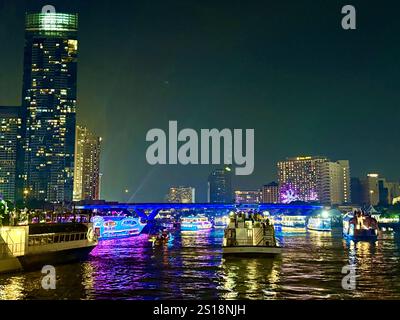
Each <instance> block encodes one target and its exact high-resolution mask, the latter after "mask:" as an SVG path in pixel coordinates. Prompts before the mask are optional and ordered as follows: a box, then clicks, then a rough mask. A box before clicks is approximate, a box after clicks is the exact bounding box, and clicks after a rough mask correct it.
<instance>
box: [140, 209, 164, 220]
mask: <svg viewBox="0 0 400 320" xmlns="http://www.w3.org/2000/svg"><path fill="white" fill-rule="evenodd" d="M161 209H162V208H155V209H147V210H149V211H150V213H149V214H146V212H145V211H146V209H138V208H135V209H134V210H135V212H136V214H137V215H138V216H139V217H140V218H142V219H144V220H147V221H152V220H154V218H155V217H156V215H157V214H158V213H159V212H160V210H161Z"/></svg>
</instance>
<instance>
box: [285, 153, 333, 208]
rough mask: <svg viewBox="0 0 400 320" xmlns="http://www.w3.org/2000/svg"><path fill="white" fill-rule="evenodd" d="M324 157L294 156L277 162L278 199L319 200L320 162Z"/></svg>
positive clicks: (286, 200) (286, 201)
mask: <svg viewBox="0 0 400 320" xmlns="http://www.w3.org/2000/svg"><path fill="white" fill-rule="evenodd" d="M326 161H328V159H327V158H325V157H296V158H287V159H286V160H285V161H280V162H278V179H279V186H280V189H279V193H280V201H281V202H283V203H289V202H293V201H296V200H298V201H306V202H308V201H319V200H320V196H319V194H318V191H319V184H320V177H321V164H322V163H324V162H326Z"/></svg>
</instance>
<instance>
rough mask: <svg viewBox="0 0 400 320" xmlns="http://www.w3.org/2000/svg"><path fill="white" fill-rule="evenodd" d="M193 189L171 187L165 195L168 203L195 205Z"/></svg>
mask: <svg viewBox="0 0 400 320" xmlns="http://www.w3.org/2000/svg"><path fill="white" fill-rule="evenodd" d="M195 192H196V190H195V188H192V187H171V188H170V189H169V192H168V195H167V202H169V203H195V201H196V200H195Z"/></svg>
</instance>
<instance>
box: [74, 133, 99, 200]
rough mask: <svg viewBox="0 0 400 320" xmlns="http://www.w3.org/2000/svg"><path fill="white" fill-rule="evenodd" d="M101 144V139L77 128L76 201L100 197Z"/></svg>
mask: <svg viewBox="0 0 400 320" xmlns="http://www.w3.org/2000/svg"><path fill="white" fill-rule="evenodd" d="M100 144H101V138H100V137H98V136H96V135H94V134H93V133H92V132H90V131H89V130H88V129H87V128H83V127H80V126H77V127H76V142H75V172H74V201H80V200H98V199H99V197H100Z"/></svg>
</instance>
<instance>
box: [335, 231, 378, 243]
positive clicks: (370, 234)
mask: <svg viewBox="0 0 400 320" xmlns="http://www.w3.org/2000/svg"><path fill="white" fill-rule="evenodd" d="M343 236H344V237H345V238H348V239H351V240H359V241H375V240H376V239H377V238H378V230H375V229H370V230H354V231H353V233H351V232H347V230H344V232H343Z"/></svg>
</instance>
